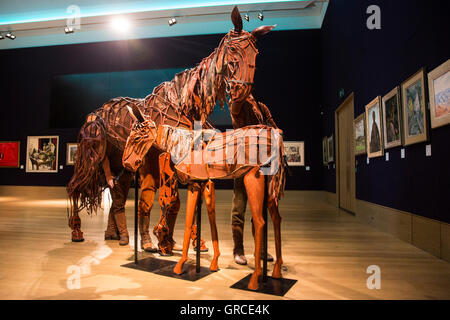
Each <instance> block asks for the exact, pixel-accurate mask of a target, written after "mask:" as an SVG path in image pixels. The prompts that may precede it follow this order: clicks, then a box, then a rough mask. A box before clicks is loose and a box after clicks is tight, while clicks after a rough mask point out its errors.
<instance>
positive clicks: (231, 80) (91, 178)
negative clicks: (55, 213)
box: [67, 7, 274, 251]
mask: <svg viewBox="0 0 450 320" xmlns="http://www.w3.org/2000/svg"><path fill="white" fill-rule="evenodd" d="M231 20H232V22H233V25H234V29H233V30H231V31H229V32H228V33H227V34H226V35H225V36H224V37H223V38H222V40H221V41H220V44H219V46H218V47H217V48H216V49H215V50H214V52H213V53H212V54H211V55H209V56H208V57H206V58H204V59H203V60H202V61H201V62H200V63H199V64H198V65H197V66H196V67H194V68H192V69H187V70H185V71H183V72H180V73H178V74H177V75H175V77H174V79H172V80H171V81H168V82H164V83H161V84H160V85H159V86H157V87H155V89H154V90H153V92H152V93H151V94H150V95H148V96H147V97H145V98H144V99H134V98H115V99H112V100H110V101H108V102H107V103H105V104H104V105H103V106H102V107H101V108H99V109H97V110H96V111H95V112H93V113H92V114H90V115H89V116H88V117H87V120H86V122H85V124H84V125H83V126H82V128H81V130H80V133H79V138H78V141H79V148H78V156H77V161H76V163H75V168H74V175H73V176H72V179H71V180H70V182H69V184H68V187H67V192H68V195H69V198H70V200H71V201H70V202H71V208H70V212H69V226H70V227H71V229H72V240H73V241H82V240H83V233H82V232H81V219H80V217H79V212H80V211H81V210H82V209H84V208H86V209H87V211H88V212H93V211H95V210H96V209H97V207H98V206H99V205H100V203H101V193H102V190H103V188H104V187H105V186H106V185H107V184H110V185H111V184H113V182H112V177H111V174H110V173H109V172H108V163H109V162H110V161H112V160H115V161H117V160H120V161H121V159H122V153H123V150H124V147H125V142H126V139H127V137H128V136H129V134H130V131H131V127H132V124H133V122H134V121H135V117H134V116H133V115H132V114H131V113H130V111H129V108H127V107H130V108H131V107H132V108H137V109H139V110H140V112H142V113H143V114H144V115H145V116H147V117H148V118H150V119H152V121H154V122H155V124H156V125H161V124H167V125H171V126H174V127H180V128H189V129H192V128H193V123H194V121H201V123H202V126H203V127H204V128H210V127H212V125H211V124H210V123H209V122H208V120H207V119H208V116H209V115H210V114H211V112H212V110H213V108H214V106H215V105H216V104H217V103H219V104H220V105H221V106H222V107H223V105H224V102H226V101H227V100H228V104H229V107H230V111H231V112H232V113H233V114H237V113H239V110H240V109H241V108H242V106H243V105H244V104H245V103H249V104H250V105H251V107H252V108H257V107H258V106H259V104H257V103H256V102H255V99H253V98H251V94H250V92H251V89H252V84H253V78H254V73H255V60H256V55H257V54H258V50H257V48H256V40H257V38H258V37H259V36H262V35H264V34H266V33H267V32H269V31H270V30H272V29H273V28H274V26H261V27H258V28H256V29H255V30H253V31H252V32H247V31H244V30H242V18H241V16H240V13H239V10H238V9H237V7H235V8H234V9H233V12H232V14H231ZM111 146H113V147H114V148H115V149H116V150H119V153H117V152H116V153H112V152H111V151H110V150H111ZM148 155H149V153H147V154H146V157H147V158H146V159H147V160H148V161H147V164H148V165H147V166H142V167H141V168H140V169H139V170H140V173H141V176H142V190H143V191H142V194H141V199H140V203H139V204H140V205H139V210H140V214H143V215H149V214H150V210H151V206H152V204H153V199H154V194H155V190H156V189H157V188H158V185H157V184H158V182H159V179H158V178H157V177H155V175H156V174H155V172H159V171H160V170H159V169H158V168H159V161H154V160H153V159H155V158H149V157H148ZM119 158H120V159H119ZM149 167H150V168H152V170H149ZM116 178H117V179H120V175H119V177H116ZM161 180H163V179H161ZM162 182H163V181H162ZM160 194H161V192H160ZM160 200H161V198H160ZM167 200H168V202H166V203H161V201H160V203H161V204H163V205H164V206H165V207H166V209H167V215H166V217H165V218H167V217H169V216H170V217H171V218H170V219H165V224H167V225H166V226H163V228H162V229H165V230H167V229H168V231H169V232H170V231H172V232H173V225H174V223H175V218H176V214H177V212H178V208H179V206H177V202H178V203H179V198H178V193H177V192H172V197H168V198H167ZM161 221H162V219H160V224H161ZM165 233H166V234H167V232H165ZM163 234H164V232H163ZM158 240H159V241H160V244H161V242H162V241H161V240H162V239H160V238H159V239H158ZM166 242H167V241H166ZM160 249H163V250H167V251H171V249H172V248H171V246H170V243H169V245H168V246H166V247H165V249H164V248H162V247H161V245H160Z"/></svg>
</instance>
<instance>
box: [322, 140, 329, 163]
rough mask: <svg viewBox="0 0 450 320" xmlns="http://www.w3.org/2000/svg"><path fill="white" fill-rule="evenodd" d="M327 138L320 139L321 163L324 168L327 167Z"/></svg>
mask: <svg viewBox="0 0 450 320" xmlns="http://www.w3.org/2000/svg"><path fill="white" fill-rule="evenodd" d="M327 140H328V138H327V137H323V138H322V163H323V165H324V166H326V165H328V141H327Z"/></svg>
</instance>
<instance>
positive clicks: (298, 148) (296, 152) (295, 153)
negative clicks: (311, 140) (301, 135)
mask: <svg viewBox="0 0 450 320" xmlns="http://www.w3.org/2000/svg"><path fill="white" fill-rule="evenodd" d="M283 148H284V154H285V155H286V158H287V163H288V165H289V166H304V165H305V142H304V141H284V142H283Z"/></svg>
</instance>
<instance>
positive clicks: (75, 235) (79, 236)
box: [72, 231, 84, 242]
mask: <svg viewBox="0 0 450 320" xmlns="http://www.w3.org/2000/svg"><path fill="white" fill-rule="evenodd" d="M83 241H84V238H83V232H81V231H72V242H83Z"/></svg>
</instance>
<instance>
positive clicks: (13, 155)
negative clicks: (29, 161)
mask: <svg viewBox="0 0 450 320" xmlns="http://www.w3.org/2000/svg"><path fill="white" fill-rule="evenodd" d="M19 163H20V141H1V142H0V168H18V167H19Z"/></svg>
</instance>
